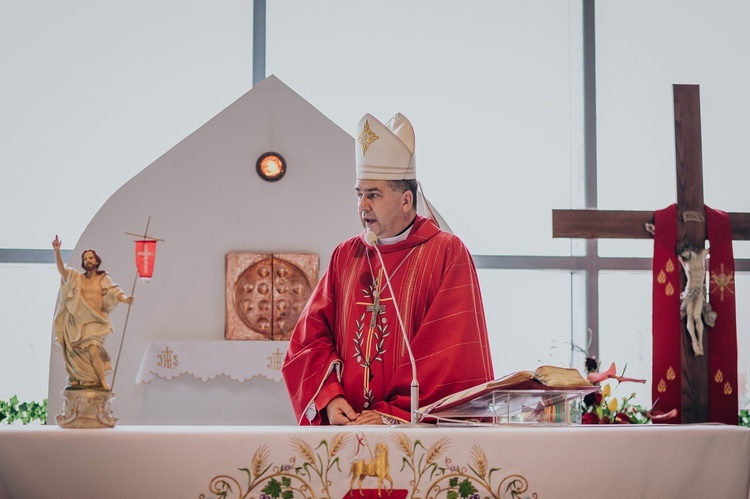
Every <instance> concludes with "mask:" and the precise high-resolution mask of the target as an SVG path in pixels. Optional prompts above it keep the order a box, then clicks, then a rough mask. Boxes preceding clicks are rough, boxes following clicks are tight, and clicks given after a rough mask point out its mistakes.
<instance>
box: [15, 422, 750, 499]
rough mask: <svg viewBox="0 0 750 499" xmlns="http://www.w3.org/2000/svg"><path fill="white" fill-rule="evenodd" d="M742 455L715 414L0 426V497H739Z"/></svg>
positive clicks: (749, 470) (743, 479)
mask: <svg viewBox="0 0 750 499" xmlns="http://www.w3.org/2000/svg"><path fill="white" fill-rule="evenodd" d="M748 463H750V429H747V428H741V427H735V426H724V425H716V424H704V425H668V426H659V425H644V426H626V425H622V426H621V425H600V426H566V427H518V426H501V427H489V428H487V427H485V428H465V427H463V428H444V427H441V428H438V427H417V428H410V427H403V426H401V427H376V426H367V427H357V426H354V427H314V428H309V427H306V428H299V427H293V426H286V427H282V426H265V427H257V426H247V427H238V426H211V427H207V426H118V427H115V428H113V429H103V430H73V429H62V428H59V427H57V426H6V427H2V428H0V499H22V498H36V499H45V498H57V497H78V498H103V497H106V498H113V499H116V498H133V497H143V498H150V497H164V498H188V497H191V498H203V499H214V498H219V497H227V498H240V497H243V498H244V497H256V498H257V497H267V498H277V497H297V498H303V497H304V498H317V497H330V498H336V499H338V498H342V497H345V496H347V497H377V496H378V487H379V486H380V487H381V489H382V490H381V497H391V498H399V499H403V498H417V497H435V498H438V497H480V498H484V497H497V498H506V497H518V498H526V497H539V498H570V497H592V498H598V497H647V498H651V497H653V498H657V497H658V498H669V497H680V498H683V499H684V498H699V497H700V498H703V497H721V498H742V499H745V498H748V497H750V494H749V491H750V465H749V464H748ZM352 473H353V474H354V476H353V477H352ZM360 479H361V484H362V489H363V494H364V495H360V494H359V483H360ZM351 487H353V489H354V490H353V494H349V491H350V488H351ZM391 487H392V488H393V491H392V492H390V494H388V493H387V491H388V490H389V489H390V488H391Z"/></svg>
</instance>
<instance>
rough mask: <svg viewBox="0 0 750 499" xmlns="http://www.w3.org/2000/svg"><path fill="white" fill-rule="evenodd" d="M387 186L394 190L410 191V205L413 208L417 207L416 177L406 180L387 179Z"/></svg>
mask: <svg viewBox="0 0 750 499" xmlns="http://www.w3.org/2000/svg"><path fill="white" fill-rule="evenodd" d="M387 182H388V187H390V188H391V189H393V190H394V191H396V192H406V191H407V190H408V191H411V206H412V208H414V209H415V210H416V209H417V186H418V184H417V179H415V178H412V179H408V180H388V181H387Z"/></svg>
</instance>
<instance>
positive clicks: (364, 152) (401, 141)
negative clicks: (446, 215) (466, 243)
mask: <svg viewBox="0 0 750 499" xmlns="http://www.w3.org/2000/svg"><path fill="white" fill-rule="evenodd" d="M414 146H415V141H414V127H412V126H411V123H410V122H409V120H408V119H406V116H404V115H403V114H401V113H396V115H394V116H393V118H391V119H390V120H388V123H386V124H385V125H384V124H382V123H381V122H380V121H379V120H378V119H377V118H375V117H374V116H373V115H371V114H366V115H364V116H363V117H362V119H361V120H359V124H358V125H357V144H356V146H355V150H356V166H357V180H411V179H416V178H417V162H416V159H415V154H414ZM418 185H419V189H418V190H417V213H419V214H420V215H422V216H425V217H429V218H431V219H432V220H433V221H434V222H435V223H436V224H437V226H438V227H440V228H441V229H443V230H444V231H447V232H451V229H450V227H448V224H447V223H446V221H445V220H444V219H443V217H441V216H440V214H439V213H438V212H437V210H436V209H435V207H434V206H432V205H431V204H430V203H429V201H427V198H425V197H424V192H423V191H422V185H421V184H418Z"/></svg>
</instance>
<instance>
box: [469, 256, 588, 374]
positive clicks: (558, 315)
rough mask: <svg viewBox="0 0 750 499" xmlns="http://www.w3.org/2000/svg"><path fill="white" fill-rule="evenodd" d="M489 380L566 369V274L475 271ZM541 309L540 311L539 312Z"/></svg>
mask: <svg viewBox="0 0 750 499" xmlns="http://www.w3.org/2000/svg"><path fill="white" fill-rule="evenodd" d="M478 272H479V280H480V284H481V286H482V299H483V302H484V310H485V314H486V316H487V328H488V330H489V334H490V344H491V347H492V360H493V364H494V367H495V376H496V377H500V376H502V375H504V374H508V373H511V372H514V371H525V370H532V371H533V370H534V369H536V368H537V367H539V366H540V365H544V364H550V365H556V366H565V367H568V366H571V362H575V363H576V364H579V365H574V366H573V367H576V368H578V369H582V367H583V364H582V362H579V361H578V360H576V361H571V341H574V342H576V343H578V344H582V343H583V340H582V339H581V338H572V337H571V306H570V303H571V277H570V274H569V273H566V272H551V271H528V270H488V269H479V271H478ZM540 311H541V312H540Z"/></svg>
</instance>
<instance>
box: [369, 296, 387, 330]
mask: <svg viewBox="0 0 750 499" xmlns="http://www.w3.org/2000/svg"><path fill="white" fill-rule="evenodd" d="M367 311H368V312H372V317H371V318H370V329H374V328H375V325H376V324H377V320H378V315H379V314H384V313H385V305H381V304H380V291H379V290H378V289H375V292H374V293H373V300H372V304H371V305H368V306H367Z"/></svg>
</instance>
